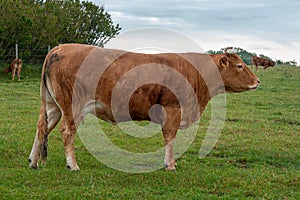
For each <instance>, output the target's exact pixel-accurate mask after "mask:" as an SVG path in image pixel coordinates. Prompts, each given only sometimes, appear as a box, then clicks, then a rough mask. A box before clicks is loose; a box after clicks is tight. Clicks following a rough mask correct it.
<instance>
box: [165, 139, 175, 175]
mask: <svg viewBox="0 0 300 200" xmlns="http://www.w3.org/2000/svg"><path fill="white" fill-rule="evenodd" d="M174 141H175V136H174V138H173V139H171V140H165V159H164V163H165V167H166V170H168V171H175V170H176V165H177V164H176V161H175V157H174V151H173V146H174Z"/></svg>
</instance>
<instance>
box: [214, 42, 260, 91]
mask: <svg viewBox="0 0 300 200" xmlns="http://www.w3.org/2000/svg"><path fill="white" fill-rule="evenodd" d="M212 58H213V60H214V62H215V64H216V65H217V66H218V68H219V71H220V74H221V77H222V79H223V82H224V85H225V90H226V92H244V91H248V90H255V89H256V88H257V87H258V85H259V83H260V81H259V79H258V77H257V76H256V75H255V74H254V73H253V72H252V71H251V70H250V69H249V68H248V67H247V65H246V64H245V63H244V62H243V60H242V59H241V58H240V57H239V56H238V55H237V53H236V52H233V49H232V48H227V49H226V50H225V53H224V54H219V55H215V56H212Z"/></svg>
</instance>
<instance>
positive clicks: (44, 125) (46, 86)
mask: <svg viewBox="0 0 300 200" xmlns="http://www.w3.org/2000/svg"><path fill="white" fill-rule="evenodd" d="M57 48H58V47H55V48H53V49H52V50H51V51H50V52H49V53H48V54H47V56H46V58H45V60H44V63H43V68H42V77H41V87H40V94H41V98H42V105H41V108H40V116H39V122H38V128H39V130H40V133H41V135H40V137H41V138H40V139H42V144H41V151H40V156H41V160H42V161H45V160H46V158H47V147H48V135H49V130H48V123H49V118H48V117H49V116H47V106H46V105H47V101H48V102H49V100H50V101H54V100H53V96H52V95H51V93H52V92H51V82H50V78H49V74H48V72H49V67H50V65H51V56H52V55H53V52H54V51H56V50H57ZM49 98H50V99H49Z"/></svg>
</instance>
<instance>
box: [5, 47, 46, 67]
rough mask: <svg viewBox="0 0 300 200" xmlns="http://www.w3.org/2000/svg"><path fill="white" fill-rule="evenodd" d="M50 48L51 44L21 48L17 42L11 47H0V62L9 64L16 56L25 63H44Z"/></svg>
mask: <svg viewBox="0 0 300 200" xmlns="http://www.w3.org/2000/svg"><path fill="white" fill-rule="evenodd" d="M49 50H50V46H47V47H40V48H23V47H21V48H20V47H18V45H17V44H16V45H15V46H14V47H11V48H0V63H5V64H9V63H11V62H12V61H13V60H14V59H15V58H20V59H22V61H23V63H24V64H42V63H43V61H44V59H45V57H46V55H47V53H48V52H49Z"/></svg>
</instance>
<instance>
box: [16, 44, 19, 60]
mask: <svg viewBox="0 0 300 200" xmlns="http://www.w3.org/2000/svg"><path fill="white" fill-rule="evenodd" d="M18 58H19V52H18V44H16V59H18Z"/></svg>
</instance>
